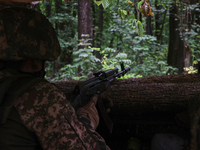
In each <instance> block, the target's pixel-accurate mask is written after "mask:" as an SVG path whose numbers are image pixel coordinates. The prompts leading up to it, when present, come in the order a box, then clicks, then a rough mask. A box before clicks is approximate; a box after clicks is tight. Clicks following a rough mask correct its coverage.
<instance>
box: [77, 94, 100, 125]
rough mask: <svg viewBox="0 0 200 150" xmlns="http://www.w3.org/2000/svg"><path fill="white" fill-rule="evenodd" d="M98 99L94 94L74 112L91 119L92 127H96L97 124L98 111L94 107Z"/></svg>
mask: <svg viewBox="0 0 200 150" xmlns="http://www.w3.org/2000/svg"><path fill="white" fill-rule="evenodd" d="M97 100H98V96H97V95H94V96H93V97H92V98H91V100H90V102H89V103H87V104H86V105H85V106H83V107H81V108H79V109H78V110H77V111H76V114H77V115H78V116H79V117H80V118H82V117H87V118H89V119H90V121H91V126H92V127H93V129H96V128H97V126H98V125H99V114H98V111H97V109H96V106H95V105H96V103H97Z"/></svg>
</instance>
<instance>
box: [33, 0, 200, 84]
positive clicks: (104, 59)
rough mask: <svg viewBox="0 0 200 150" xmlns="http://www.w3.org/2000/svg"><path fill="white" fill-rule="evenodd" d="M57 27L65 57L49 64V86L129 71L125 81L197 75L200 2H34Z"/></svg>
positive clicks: (124, 0) (150, 0)
mask: <svg viewBox="0 0 200 150" xmlns="http://www.w3.org/2000/svg"><path fill="white" fill-rule="evenodd" d="M32 7H33V9H35V10H37V11H39V12H41V13H43V14H45V15H46V16H47V17H48V19H49V20H50V21H51V23H52V24H53V26H54V27H55V29H56V31H57V34H58V38H59V41H60V45H61V47H62V54H61V56H60V57H59V59H58V60H57V61H54V62H48V64H47V69H46V71H47V75H46V78H47V79H49V80H50V81H70V80H86V79H88V78H91V77H92V74H93V73H94V72H97V71H99V70H107V69H112V68H115V67H117V68H119V69H120V64H119V63H120V62H124V64H125V66H129V67H130V68H131V70H130V72H129V74H127V75H125V76H124V78H140V77H150V76H163V75H172V74H187V73H197V64H198V61H199V59H200V55H199V52H200V51H199V47H200V46H199V44H200V43H199V41H198V40H199V38H200V35H199V32H200V26H199V23H200V17H199V14H200V6H199V1H198V0H180V1H175V0H141V1H138V0H134V1H127V0H101V1H95V0H94V1H90V0H79V1H76V0H71V1H66V0H65V1H64V0H49V1H40V2H33V5H32Z"/></svg>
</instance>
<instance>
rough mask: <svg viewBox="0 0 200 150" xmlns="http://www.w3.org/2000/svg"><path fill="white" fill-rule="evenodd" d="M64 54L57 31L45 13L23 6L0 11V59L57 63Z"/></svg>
mask: <svg viewBox="0 0 200 150" xmlns="http://www.w3.org/2000/svg"><path fill="white" fill-rule="evenodd" d="M60 52H61V49H60V44H59V41H58V39H57V35H56V32H55V30H54V28H53V27H52V25H51V23H50V22H49V21H48V19H47V18H46V17H45V16H44V15H43V14H41V13H39V12H37V11H35V10H31V9H27V8H22V7H10V8H5V9H1V10H0V60H3V61H8V60H26V59H41V60H49V61H53V60H56V59H57V58H58V56H59V55H60Z"/></svg>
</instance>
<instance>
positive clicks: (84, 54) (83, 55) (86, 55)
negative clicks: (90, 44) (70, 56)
mask: <svg viewBox="0 0 200 150" xmlns="http://www.w3.org/2000/svg"><path fill="white" fill-rule="evenodd" d="M79 57H88V54H87V53H83V54H80V55H79Z"/></svg>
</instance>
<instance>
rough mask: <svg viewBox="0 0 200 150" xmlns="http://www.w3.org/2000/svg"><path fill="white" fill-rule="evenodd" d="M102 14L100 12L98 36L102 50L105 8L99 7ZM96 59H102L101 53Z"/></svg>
mask: <svg viewBox="0 0 200 150" xmlns="http://www.w3.org/2000/svg"><path fill="white" fill-rule="evenodd" d="M99 9H100V12H99V17H98V18H99V24H98V35H97V47H98V48H101V42H102V32H103V6H102V5H100V6H99ZM96 57H97V58H99V59H101V58H102V56H101V54H100V52H96Z"/></svg>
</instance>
